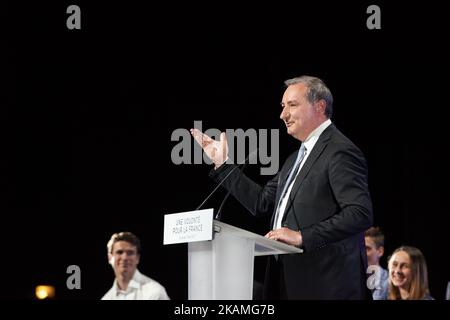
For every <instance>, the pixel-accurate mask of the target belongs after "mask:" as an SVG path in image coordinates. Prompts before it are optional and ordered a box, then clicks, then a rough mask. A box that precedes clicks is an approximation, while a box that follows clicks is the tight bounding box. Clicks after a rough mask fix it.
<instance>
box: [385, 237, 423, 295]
mask: <svg viewBox="0 0 450 320" xmlns="http://www.w3.org/2000/svg"><path fill="white" fill-rule="evenodd" d="M399 251H404V252H406V253H407V254H408V256H409V259H410V260H411V266H410V268H411V274H412V277H411V284H410V287H409V297H408V300H421V299H423V298H424V297H425V296H426V295H428V294H429V293H430V291H429V289H428V271H427V263H426V261H425V257H424V256H423V254H422V252H421V251H420V250H419V249H417V248H415V247H409V246H402V247H400V248H398V249H396V250H395V251H394V252H393V253H392V255H391V256H390V257H389V259H388V261H389V263H388V268H389V294H388V300H401V299H402V297H401V296H400V290H399V288H397V287H396V286H394V285H393V284H392V281H391V280H390V279H391V258H392V256H393V255H394V254H396V253H397V252H399Z"/></svg>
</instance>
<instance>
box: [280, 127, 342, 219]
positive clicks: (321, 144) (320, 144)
mask: <svg viewBox="0 0 450 320" xmlns="http://www.w3.org/2000/svg"><path fill="white" fill-rule="evenodd" d="M333 131H334V125H333V124H330V125H329V126H328V128H326V129H325V130H324V131H323V132H322V134H321V135H320V137H319V140H317V142H316V144H315V145H314V147H313V150H312V151H311V154H310V155H309V156H308V158H307V159H306V162H305V164H304V165H303V166H302V168H301V169H300V172H299V173H298V176H297V178H296V179H295V182H294V186H293V187H292V190H291V195H290V197H292V199H295V195H296V194H297V191H298V189H299V188H300V186H301V184H302V183H303V181H304V180H305V178H306V176H307V175H308V173H309V171H310V170H311V168H312V166H313V165H314V163H315V162H316V160H317V159H318V158H319V156H320V155H321V154H322V152H323V150H324V149H325V147H326V146H327V144H328V141H329V140H330V138H331V135H332V133H333ZM292 202H294V201H288V203H287V205H286V210H285V211H284V216H283V221H284V219H285V217H286V213H287V212H288V211H289V209H290V207H291V206H292Z"/></svg>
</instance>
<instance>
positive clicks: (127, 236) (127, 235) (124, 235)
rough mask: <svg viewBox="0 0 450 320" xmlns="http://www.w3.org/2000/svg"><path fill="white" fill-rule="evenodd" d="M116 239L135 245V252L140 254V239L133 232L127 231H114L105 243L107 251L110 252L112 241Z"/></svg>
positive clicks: (114, 241)
mask: <svg viewBox="0 0 450 320" xmlns="http://www.w3.org/2000/svg"><path fill="white" fill-rule="evenodd" d="M118 241H126V242H128V243H131V244H132V245H133V246H135V247H136V251H137V253H138V254H141V241H140V240H139V238H138V237H137V236H136V235H135V234H133V233H131V232H127V231H125V232H119V233H114V234H113V235H112V236H111V239H109V241H108V244H107V245H106V247H107V248H108V253H112V250H113V247H114V243H116V242H118Z"/></svg>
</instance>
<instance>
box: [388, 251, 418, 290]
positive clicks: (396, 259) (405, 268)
mask: <svg viewBox="0 0 450 320" xmlns="http://www.w3.org/2000/svg"><path fill="white" fill-rule="evenodd" d="M389 279H390V280H391V281H392V284H393V285H394V286H396V287H400V288H402V289H405V290H409V287H410V286H411V280H412V271H411V259H410V258H409V255H408V254H407V253H406V252H405V251H399V252H397V253H395V254H394V255H393V256H392V257H391V259H390V260H389Z"/></svg>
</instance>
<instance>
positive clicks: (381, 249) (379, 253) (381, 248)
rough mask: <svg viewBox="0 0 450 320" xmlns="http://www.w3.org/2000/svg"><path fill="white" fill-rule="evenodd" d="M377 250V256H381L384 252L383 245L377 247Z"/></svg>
mask: <svg viewBox="0 0 450 320" xmlns="http://www.w3.org/2000/svg"><path fill="white" fill-rule="evenodd" d="M377 251H378V258H381V257H382V256H383V254H384V247H382V246H381V247H379V248H378V249H377Z"/></svg>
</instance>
